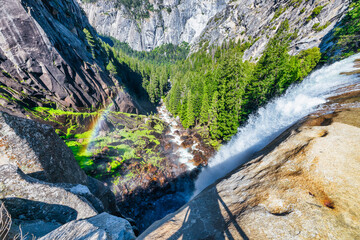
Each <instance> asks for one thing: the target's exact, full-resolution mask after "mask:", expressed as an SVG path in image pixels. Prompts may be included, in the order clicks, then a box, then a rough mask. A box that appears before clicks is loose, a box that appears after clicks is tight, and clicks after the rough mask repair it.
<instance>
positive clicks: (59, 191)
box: [0, 164, 98, 223]
mask: <svg viewBox="0 0 360 240" xmlns="http://www.w3.org/2000/svg"><path fill="white" fill-rule="evenodd" d="M0 183H1V184H0V199H2V201H3V202H4V203H5V206H6V207H7V209H8V211H9V212H10V214H11V216H12V217H13V218H16V219H27V220H46V221H53V220H54V221H56V222H59V223H66V222H69V221H72V220H75V219H82V218H88V217H92V216H95V215H96V214H98V212H97V211H96V209H95V208H94V207H93V205H92V204H91V203H90V202H89V201H88V200H87V199H86V197H85V196H84V195H85V194H90V191H89V190H87V191H88V192H80V191H79V190H78V189H79V187H78V186H77V185H72V186H73V187H72V188H69V187H70V186H71V185H61V184H52V183H46V182H42V181H40V180H37V179H35V178H32V177H29V176H27V175H26V174H24V173H23V172H22V171H21V170H20V169H18V168H17V167H15V166H13V165H10V164H9V165H1V166H0ZM66 187H67V188H68V190H67V189H66ZM83 187H84V188H86V189H87V187H85V186H83Z"/></svg>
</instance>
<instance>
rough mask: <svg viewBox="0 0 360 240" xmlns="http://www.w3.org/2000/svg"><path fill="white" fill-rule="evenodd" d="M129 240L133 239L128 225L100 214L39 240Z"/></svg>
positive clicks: (117, 218)
mask: <svg viewBox="0 0 360 240" xmlns="http://www.w3.org/2000/svg"><path fill="white" fill-rule="evenodd" d="M52 239H64V240H81V239H89V240H131V239H135V235H134V232H133V230H132V227H131V225H130V223H129V222H128V221H127V220H125V219H123V218H119V217H115V216H112V215H109V214H107V213H102V214H100V215H97V216H95V217H92V218H89V219H84V220H77V221H72V222H69V223H67V224H65V225H63V226H61V227H59V228H58V229H56V230H54V231H52V232H50V233H49V234H47V235H45V236H43V237H42V238H39V240H52Z"/></svg>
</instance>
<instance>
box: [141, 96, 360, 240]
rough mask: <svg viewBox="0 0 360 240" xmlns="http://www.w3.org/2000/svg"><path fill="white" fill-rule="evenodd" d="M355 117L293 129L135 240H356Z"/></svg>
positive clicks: (358, 134) (358, 137) (352, 111)
mask: <svg viewBox="0 0 360 240" xmlns="http://www.w3.org/2000/svg"><path fill="white" fill-rule="evenodd" d="M358 96H359V95H358ZM358 96H357V99H358ZM355 99H356V98H355ZM346 101H348V102H350V100H346ZM342 106H344V105H342ZM359 116H360V109H359V108H353V107H352V108H348V109H342V110H339V111H338V110H337V111H336V113H335V114H333V115H332V116H329V115H327V116H326V119H327V120H326V121H325V122H326V124H323V123H324V121H323V120H324V119H325V118H323V117H322V116H319V117H322V118H321V119H320V121H313V119H312V120H311V121H304V122H303V123H301V124H300V123H298V124H297V125H295V126H294V127H292V128H291V129H289V130H288V131H287V132H285V133H284V134H282V135H281V136H280V137H278V138H277V139H276V140H275V141H273V142H272V143H271V144H270V145H268V146H267V147H266V148H265V149H264V150H262V151H261V152H260V153H258V155H257V157H254V158H253V160H251V161H250V162H249V163H247V164H245V165H243V166H242V167H240V168H238V169H236V170H234V171H233V172H232V173H230V174H229V175H228V176H226V177H225V178H223V179H221V180H219V181H218V182H217V183H215V184H213V185H211V186H209V187H208V188H206V189H205V190H204V191H202V192H201V193H200V194H199V195H197V196H196V197H194V198H193V199H192V200H191V201H190V202H189V203H187V204H186V205H185V206H184V207H182V208H181V209H180V210H178V211H177V212H175V213H172V214H170V215H168V216H167V217H165V218H164V219H162V220H160V221H158V222H155V223H154V224H153V225H152V226H150V227H149V228H148V229H147V230H146V231H145V232H143V233H142V234H141V235H140V236H139V239H359V238H360V231H359V229H360V212H359V211H358V209H360V194H359V188H360V157H359V156H360V153H359V149H360V121H359ZM313 118H316V116H315V117H313ZM308 123H309V124H308Z"/></svg>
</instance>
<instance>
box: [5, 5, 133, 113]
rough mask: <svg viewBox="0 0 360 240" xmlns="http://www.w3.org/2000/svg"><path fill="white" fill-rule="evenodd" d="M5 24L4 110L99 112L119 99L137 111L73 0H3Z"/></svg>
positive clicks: (120, 106) (122, 107) (126, 108)
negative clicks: (111, 72) (95, 44)
mask: <svg viewBox="0 0 360 240" xmlns="http://www.w3.org/2000/svg"><path fill="white" fill-rule="evenodd" d="M0 22H1V24H0V32H1V35H0V110H2V111H7V112H11V113H13V114H17V115H23V116H24V115H25V112H26V111H25V110H24V107H25V108H33V107H37V106H45V107H60V108H68V109H75V110H84V109H97V108H98V107H100V106H104V105H106V104H107V103H109V102H110V101H111V99H115V101H117V102H115V104H117V105H118V110H120V111H126V112H134V113H135V112H137V111H138V110H137V107H136V106H135V105H136V104H135V103H134V102H133V101H132V99H131V97H130V96H129V95H128V94H126V92H124V91H122V90H121V82H119V81H120V80H118V79H114V78H111V77H109V73H108V72H107V71H106V70H105V67H104V64H105V63H104V60H103V59H102V58H101V57H100V55H101V50H100V49H95V50H94V54H95V55H96V56H97V57H96V59H94V58H93V56H92V54H91V47H90V45H89V44H88V43H87V39H86V36H85V33H84V32H83V29H87V30H88V31H89V33H90V34H91V35H92V36H96V32H95V31H94V30H93V29H92V27H91V26H90V25H89V23H88V21H87V18H86V16H85V15H84V14H83V12H82V11H81V8H80V7H79V5H78V4H77V3H76V2H74V1H73V0H70V1H53V0H51V1H42V0H36V1H28V0H25V1H20V0H15V1H12V0H11V1H10V0H1V1H0ZM116 96H118V97H117V98H115V97H116Z"/></svg>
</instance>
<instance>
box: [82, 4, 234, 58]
mask: <svg viewBox="0 0 360 240" xmlns="http://www.w3.org/2000/svg"><path fill="white" fill-rule="evenodd" d="M77 1H78V2H79V3H80V5H81V6H82V7H83V9H84V10H85V12H86V14H87V15H88V17H89V21H90V23H91V24H92V25H93V26H94V27H95V28H96V30H97V31H98V32H99V33H101V34H104V35H108V36H112V37H114V38H116V39H118V40H120V41H122V42H126V43H128V44H129V45H130V47H132V48H133V49H135V50H138V51H142V50H152V49H154V48H155V47H158V46H161V45H163V44H165V43H172V44H176V45H178V44H180V43H182V42H183V41H185V42H188V43H192V42H193V40H194V39H195V38H196V37H198V36H200V34H201V32H202V30H203V29H204V28H205V26H206V24H207V23H208V21H209V20H210V19H211V18H212V17H213V16H214V15H215V14H216V13H218V12H219V11H221V10H223V9H225V7H226V4H227V3H228V2H229V0H205V1H204V0H202V1H194V0H182V1H179V0H150V1H149V0H140V1H133V2H131V1H130V3H128V4H127V3H126V2H128V1H122V0H110V1H108V0H77ZM136 3H138V4H136Z"/></svg>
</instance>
